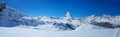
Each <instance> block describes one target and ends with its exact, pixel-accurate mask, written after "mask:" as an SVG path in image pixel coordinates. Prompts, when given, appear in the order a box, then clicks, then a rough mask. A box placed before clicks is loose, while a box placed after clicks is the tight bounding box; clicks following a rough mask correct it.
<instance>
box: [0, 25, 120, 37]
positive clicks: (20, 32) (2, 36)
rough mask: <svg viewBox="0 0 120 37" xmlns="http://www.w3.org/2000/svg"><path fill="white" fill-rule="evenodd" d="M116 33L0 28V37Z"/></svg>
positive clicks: (111, 33)
mask: <svg viewBox="0 0 120 37" xmlns="http://www.w3.org/2000/svg"><path fill="white" fill-rule="evenodd" d="M117 31H118V29H93V30H81V29H77V30H74V31H44V30H35V29H26V28H17V27H14V28H6V27H0V37H116V34H117ZM119 33H120V32H119ZM119 35H120V34H119ZM118 37H120V36H118Z"/></svg>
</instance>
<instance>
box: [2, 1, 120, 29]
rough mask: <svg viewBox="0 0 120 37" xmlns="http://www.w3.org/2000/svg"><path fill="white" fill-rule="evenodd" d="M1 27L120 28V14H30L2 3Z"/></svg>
mask: <svg viewBox="0 0 120 37" xmlns="http://www.w3.org/2000/svg"><path fill="white" fill-rule="evenodd" d="M0 27H21V28H32V29H37V30H58V31H66V30H75V29H76V28H78V27H80V28H84V29H101V28H120V16H109V15H103V16H95V15H92V16H88V17H86V18H83V19H81V18H74V17H72V16H71V14H70V12H69V11H67V13H66V14H65V16H64V17H53V16H51V17H47V16H36V17H32V16H28V15H25V14H23V13H21V12H19V11H17V10H15V9H13V8H10V7H8V6H6V4H5V3H0Z"/></svg>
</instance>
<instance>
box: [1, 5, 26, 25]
mask: <svg viewBox="0 0 120 37" xmlns="http://www.w3.org/2000/svg"><path fill="white" fill-rule="evenodd" d="M2 5H4V8H3V7H2ZM0 7H1V8H3V9H1V12H0V26H2V27H12V26H17V25H19V24H20V20H19V19H20V18H21V17H23V16H26V15H25V14H22V13H20V12H19V11H17V10H15V9H13V8H10V7H8V6H6V5H5V3H0Z"/></svg>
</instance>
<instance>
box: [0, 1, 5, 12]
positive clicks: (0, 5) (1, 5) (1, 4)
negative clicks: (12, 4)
mask: <svg viewBox="0 0 120 37" xmlns="http://www.w3.org/2000/svg"><path fill="white" fill-rule="evenodd" d="M5 5H6V4H5V3H4V2H1V3H0V12H2V10H3V9H4V8H5Z"/></svg>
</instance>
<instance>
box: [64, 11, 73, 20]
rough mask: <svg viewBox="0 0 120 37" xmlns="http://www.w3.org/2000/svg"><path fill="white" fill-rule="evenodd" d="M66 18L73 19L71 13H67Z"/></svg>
mask: <svg viewBox="0 0 120 37" xmlns="http://www.w3.org/2000/svg"><path fill="white" fill-rule="evenodd" d="M65 17H66V18H68V19H69V18H72V17H71V15H70V12H69V11H67V12H66V15H65Z"/></svg>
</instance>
